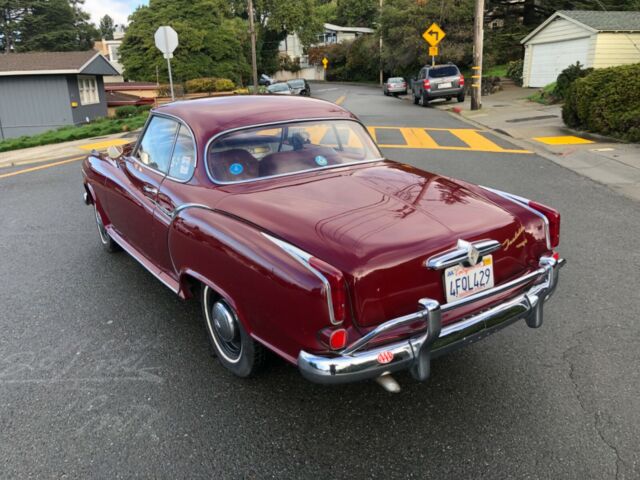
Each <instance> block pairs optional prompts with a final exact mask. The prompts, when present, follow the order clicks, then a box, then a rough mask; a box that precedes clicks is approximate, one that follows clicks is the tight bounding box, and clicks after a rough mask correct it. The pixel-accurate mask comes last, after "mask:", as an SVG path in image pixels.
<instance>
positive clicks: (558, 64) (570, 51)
mask: <svg viewBox="0 0 640 480" xmlns="http://www.w3.org/2000/svg"><path fill="white" fill-rule="evenodd" d="M531 48H532V50H531V70H530V72H529V86H530V87H544V86H545V85H548V84H550V83H551V82H555V81H556V79H557V78H558V75H559V74H560V72H562V70H564V69H565V68H567V67H568V66H569V65H573V64H575V63H576V62H580V64H581V65H586V64H587V52H588V51H589V37H587V38H578V39H577V40H565V41H563V42H553V43H541V44H538V45H532V46H531Z"/></svg>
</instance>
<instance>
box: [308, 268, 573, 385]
mask: <svg viewBox="0 0 640 480" xmlns="http://www.w3.org/2000/svg"><path fill="white" fill-rule="evenodd" d="M565 263H566V261H565V260H564V259H559V260H556V259H554V258H552V257H542V258H541V259H540V266H539V268H538V269H537V270H535V271H533V272H531V273H529V274H527V275H523V276H522V277H519V278H516V279H515V280H512V281H510V282H507V283H504V284H502V285H499V286H497V287H494V288H492V289H490V290H485V291H483V292H480V293H477V294H475V295H472V296H469V297H467V298H464V299H461V300H458V301H456V302H451V303H447V304H445V305H440V304H439V303H438V302H437V301H435V300H431V299H428V298H423V299H421V300H420V301H419V305H420V307H421V308H420V310H418V311H417V312H415V313H412V314H409V315H405V316H403V317H399V318H395V319H393V320H389V321H388V322H385V323H383V324H382V325H380V326H378V327H377V328H375V329H374V330H372V331H371V332H369V333H368V334H367V335H365V336H363V337H362V338H360V339H359V340H357V341H356V342H354V343H353V344H351V345H349V346H348V347H347V348H345V349H344V350H342V351H341V352H340V353H339V355H338V356H335V357H325V356H320V355H314V354H311V353H307V352H305V351H304V350H303V351H301V352H300V354H299V355H298V368H299V369H300V372H301V373H302V375H303V376H304V377H305V378H306V379H308V380H311V381H313V382H317V383H325V384H334V383H348V382H354V381H358V380H364V379H368V378H375V377H378V376H380V375H385V374H388V373H393V372H397V371H400V370H410V371H411V374H412V375H413V376H414V377H415V378H416V379H418V380H426V379H427V378H428V377H429V373H430V367H431V359H432V358H434V357H436V356H438V355H441V354H443V353H446V352H448V351H451V350H454V349H456V348H460V347H462V346H464V345H467V344H469V343H473V342H475V341H477V340H479V339H481V338H483V337H485V336H487V335H490V334H491V333H493V332H495V331H497V330H499V329H501V328H504V327H506V326H507V325H510V324H512V323H514V322H515V321H517V320H520V319H522V318H524V319H525V321H526V322H527V325H528V326H529V327H531V328H538V327H540V326H541V325H542V320H543V305H544V303H545V302H546V301H547V300H549V298H550V297H551V295H552V294H553V292H554V291H555V288H556V285H557V283H558V275H559V271H560V268H562V267H563V266H564V265H565ZM526 284H531V286H530V287H529V288H528V290H527V291H525V292H523V293H521V294H519V295H517V296H516V297H514V298H512V299H510V300H507V301H505V302H503V303H501V304H499V305H496V306H494V307H492V308H490V309H488V310H485V311H483V312H481V313H478V314H476V315H474V316H472V317H469V318H466V319H464V320H461V321H459V322H456V323H453V324H451V325H447V326H445V327H442V325H441V317H442V313H443V312H446V311H449V310H453V309H455V308H457V307H460V306H462V305H467V304H469V303H472V302H475V301H478V300H480V299H484V298H488V297H491V296H493V295H497V294H499V293H502V292H505V291H507V290H510V289H512V288H516V287H518V286H521V285H526ZM416 321H423V322H424V323H425V324H426V327H427V328H426V331H424V332H423V333H421V334H420V335H418V336H416V337H412V338H409V339H407V340H402V341H400V342H395V343H392V344H388V345H382V346H378V347H375V348H373V349H370V350H363V349H364V348H365V347H366V345H367V344H369V343H370V342H371V341H372V340H373V339H375V338H376V337H378V336H380V335H382V334H384V333H386V332H389V331H391V330H393V329H395V328H398V327H400V326H403V325H409V324H412V323H414V322H416ZM381 354H383V355H381ZM389 359H391V360H389ZM385 361H388V363H384V362H385Z"/></svg>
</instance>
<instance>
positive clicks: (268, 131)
mask: <svg viewBox="0 0 640 480" xmlns="http://www.w3.org/2000/svg"><path fill="white" fill-rule="evenodd" d="M381 157H382V155H381V154H380V151H379V150H378V148H377V147H376V145H375V144H374V143H373V141H372V140H371V137H370V136H369V135H368V133H367V132H366V130H365V129H364V127H363V126H362V125H360V124H359V123H358V122H354V121H349V120H320V121H309V122H295V123H285V124H279V125H272V126H265V127H256V128H249V129H246V130H239V131H236V132H232V133H229V134H227V135H223V136H221V137H219V138H217V139H216V140H214V141H213V142H211V144H210V145H209V148H208V151H207V171H208V172H209V175H210V177H211V179H212V180H213V181H215V182H219V183H235V182H241V181H247V180H257V179H261V178H267V177H273V176H276V175H285V174H294V173H297V172H302V171H309V170H320V169H323V168H331V167H336V166H340V165H344V164H350V163H357V162H365V161H371V160H378V159H380V158H381Z"/></svg>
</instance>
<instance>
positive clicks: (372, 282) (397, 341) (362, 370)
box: [298, 187, 565, 384]
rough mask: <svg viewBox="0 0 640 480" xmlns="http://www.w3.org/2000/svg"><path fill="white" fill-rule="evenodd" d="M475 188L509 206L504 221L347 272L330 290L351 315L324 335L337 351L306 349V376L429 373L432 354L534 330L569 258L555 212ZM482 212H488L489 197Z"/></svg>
mask: <svg viewBox="0 0 640 480" xmlns="http://www.w3.org/2000/svg"><path fill="white" fill-rule="evenodd" d="M474 193H476V194H477V195H482V196H483V197H484V198H486V199H487V200H488V201H489V202H490V204H492V205H494V206H496V207H499V208H500V209H501V210H503V211H504V212H505V213H506V215H505V216H504V219H505V221H504V222H502V223H500V222H497V223H495V224H494V225H493V226H492V227H487V229H486V230H485V231H484V232H482V231H476V232H475V233H474V234H473V235H471V234H470V236H469V237H468V241H466V240H462V239H460V238H458V241H457V242H454V243H453V244H450V245H449V246H448V247H444V248H443V247H439V246H437V242H433V243H431V244H429V243H428V242H427V243H425V248H424V250H425V251H428V252H427V253H426V255H424V256H423V255H417V256H416V255H413V256H412V255H411V254H410V253H409V251H407V252H406V254H405V256H404V257H402V256H400V255H397V256H394V258H393V261H391V259H389V262H386V263H385V266H384V268H380V269H376V268H374V267H373V266H369V267H368V268H367V269H365V270H366V273H365V274H362V273H359V274H358V275H356V274H353V272H346V273H345V275H344V277H341V279H342V284H341V285H342V287H339V288H341V289H342V293H340V292H338V291H336V292H332V295H333V297H334V298H344V299H345V300H344V303H345V305H346V306H345V307H344V308H342V309H341V312H342V315H343V318H344V319H345V320H344V323H343V324H342V325H341V326H339V327H338V328H333V329H332V330H331V331H330V332H328V333H327V342H328V343H329V345H330V346H331V348H332V349H333V351H330V352H315V353H314V352H306V351H301V352H300V354H299V357H298V366H299V368H300V370H301V372H302V374H303V375H304V376H305V377H306V378H307V379H309V380H312V381H315V382H318V383H326V384H333V383H346V382H352V381H357V380H363V379H368V378H380V377H381V376H384V375H388V374H390V373H393V372H397V371H400V370H410V372H411V373H412V375H413V376H414V377H415V378H416V379H418V380H425V379H427V378H428V377H429V373H430V361H431V359H432V358H435V357H437V356H439V355H442V354H444V353H447V352H449V351H451V350H454V349H457V348H460V347H463V346H465V345H467V344H469V343H473V342H475V341H477V340H480V339H482V338H484V337H486V336H488V335H490V334H492V333H494V332H496V331H498V330H500V329H502V328H504V327H506V326H508V325H511V324H512V323H514V322H516V321H518V320H521V319H524V320H525V321H526V323H527V325H528V326H529V327H531V328H538V327H540V326H541V325H542V322H543V305H544V304H545V303H546V301H547V300H549V298H550V297H551V295H552V294H553V292H554V291H555V288H556V286H557V282H558V275H559V270H560V268H561V267H562V266H563V265H564V264H565V260H564V259H561V258H560V257H559V255H558V254H557V253H556V252H555V250H554V249H555V248H556V247H557V246H558V243H559V228H560V216H559V214H558V213H557V212H556V211H555V210H553V209H551V208H549V207H546V206H544V205H542V204H539V203H536V202H531V201H529V200H526V199H523V198H520V197H516V196H513V195H509V194H505V193H503V192H499V191H495V190H491V189H481V188H480V187H477V189H476V192H474ZM474 207H476V205H474ZM476 209H477V210H478V212H480V213H481V214H487V215H490V205H489V204H488V205H487V208H486V209H484V211H482V208H476ZM452 212H453V210H450V211H449V212H447V215H449V214H450V213H452ZM510 217H511V218H512V219H513V221H509V220H507V219H508V218H510ZM449 235H450V236H451V232H449ZM456 237H458V236H457V235H456V236H453V239H455V238H456ZM453 239H452V240H453ZM441 245H442V243H441ZM425 257H426V258H425ZM372 263H373V262H372ZM325 270H326V271H330V269H328V268H325ZM329 283H330V284H331V285H338V283H337V282H333V283H332V282H329ZM345 312H346V313H345ZM348 312H351V313H352V317H351V318H349V316H348V315H347V314H348ZM349 321H351V324H349ZM334 332H339V333H334ZM333 335H336V336H337V338H338V340H339V341H337V342H336V343H335V344H333V343H332V342H331V339H332V338H333Z"/></svg>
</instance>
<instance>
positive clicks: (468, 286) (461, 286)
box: [444, 255, 493, 303]
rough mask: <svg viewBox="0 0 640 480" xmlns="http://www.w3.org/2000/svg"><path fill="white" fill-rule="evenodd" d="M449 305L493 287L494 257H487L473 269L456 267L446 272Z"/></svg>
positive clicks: (445, 281)
mask: <svg viewBox="0 0 640 480" xmlns="http://www.w3.org/2000/svg"><path fill="white" fill-rule="evenodd" d="M444 286H445V289H446V294H447V303H449V302H453V301H454V300H459V299H461V298H464V297H468V296H469V295H473V294H474V293H478V292H481V291H482V290H486V289H488V288H491V287H493V257H492V256H491V255H485V256H484V257H483V258H482V261H481V262H480V263H478V264H477V265H474V266H473V267H463V266H462V265H455V266H453V267H449V268H447V269H446V270H445V271H444Z"/></svg>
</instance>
